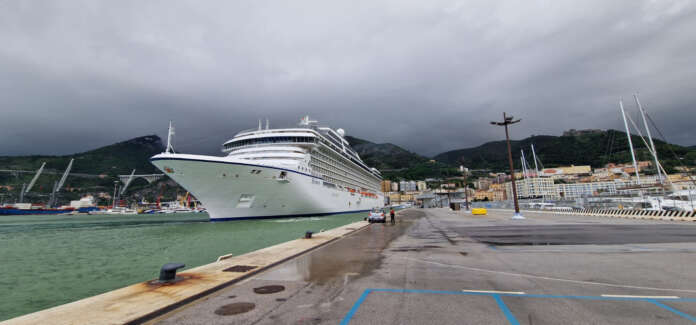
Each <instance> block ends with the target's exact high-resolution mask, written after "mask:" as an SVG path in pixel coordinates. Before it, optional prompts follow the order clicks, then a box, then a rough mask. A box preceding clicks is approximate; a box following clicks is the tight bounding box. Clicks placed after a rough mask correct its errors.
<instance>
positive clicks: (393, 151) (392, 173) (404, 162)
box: [346, 136, 460, 180]
mask: <svg viewBox="0 0 696 325" xmlns="http://www.w3.org/2000/svg"><path fill="white" fill-rule="evenodd" d="M346 140H348V143H350V145H351V147H352V148H353V149H354V150H355V151H356V152H357V153H358V155H360V158H361V159H362V160H363V161H364V162H365V163H366V164H367V165H368V166H370V167H375V168H377V169H379V170H380V171H381V172H382V176H383V177H384V178H385V179H390V180H399V179H406V180H413V179H425V178H429V177H433V178H442V177H448V176H459V175H460V173H459V172H458V171H457V170H456V169H455V168H452V167H451V166H450V165H448V164H445V163H441V162H431V161H430V159H429V158H426V157H424V156H421V155H418V154H416V153H413V152H410V151H408V150H406V149H403V148H401V147H399V146H397V145H394V144H391V143H373V142H370V141H367V140H364V139H359V138H355V137H351V136H346Z"/></svg>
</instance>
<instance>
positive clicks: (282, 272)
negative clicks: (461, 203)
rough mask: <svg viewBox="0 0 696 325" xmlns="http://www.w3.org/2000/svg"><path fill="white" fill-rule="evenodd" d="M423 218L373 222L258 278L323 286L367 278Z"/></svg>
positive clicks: (413, 213)
mask: <svg viewBox="0 0 696 325" xmlns="http://www.w3.org/2000/svg"><path fill="white" fill-rule="evenodd" d="M424 215H425V213H424V212H423V211H418V210H408V211H403V212H401V213H400V214H399V217H398V218H397V220H398V222H397V223H396V224H395V225H391V224H376V223H373V224H371V225H369V226H368V227H367V228H366V229H364V230H361V231H359V232H357V233H355V234H353V235H351V236H349V237H346V238H343V239H341V240H338V241H336V242H334V243H331V244H329V245H327V246H326V247H324V248H323V249H318V250H315V251H313V252H311V253H309V254H305V255H303V256H300V257H298V258H295V259H292V260H290V261H288V262H286V263H284V264H282V265H280V266H278V267H276V268H275V269H273V270H271V271H269V272H267V273H265V274H261V275H259V276H258V277H257V279H259V280H274V281H310V282H314V283H317V284H324V283H327V282H329V281H331V280H333V279H338V280H340V281H344V277H348V276H355V277H360V276H364V275H367V274H369V273H370V272H371V271H372V270H374V269H376V268H378V267H379V265H380V263H381V262H382V251H383V250H384V249H385V248H386V247H387V246H388V245H389V243H390V242H391V241H392V240H394V239H396V238H398V237H399V236H401V235H403V234H404V233H405V232H406V230H407V229H408V228H409V227H410V226H411V225H412V224H413V221H414V220H416V219H418V218H420V217H423V216H424ZM433 247H434V245H433Z"/></svg>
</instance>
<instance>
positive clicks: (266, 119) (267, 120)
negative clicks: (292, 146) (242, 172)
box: [266, 119, 268, 130]
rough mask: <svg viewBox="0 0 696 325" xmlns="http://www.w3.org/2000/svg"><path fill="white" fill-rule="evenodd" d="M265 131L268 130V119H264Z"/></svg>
mask: <svg viewBox="0 0 696 325" xmlns="http://www.w3.org/2000/svg"><path fill="white" fill-rule="evenodd" d="M266 130H268V119H266Z"/></svg>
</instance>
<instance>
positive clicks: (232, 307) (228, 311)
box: [215, 302, 256, 316]
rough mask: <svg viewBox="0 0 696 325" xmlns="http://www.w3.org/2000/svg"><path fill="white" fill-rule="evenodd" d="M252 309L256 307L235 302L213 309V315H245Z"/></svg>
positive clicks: (246, 303)
mask: <svg viewBox="0 0 696 325" xmlns="http://www.w3.org/2000/svg"><path fill="white" fill-rule="evenodd" d="M254 308H256V305H255V304H253V303H250V302H235V303H233V304H227V305H224V306H222V307H219V308H218V309H215V314H216V315H220V316H231V315H237V314H243V313H246V312H248V311H251V310H253V309H254Z"/></svg>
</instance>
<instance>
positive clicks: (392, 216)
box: [389, 208, 396, 225]
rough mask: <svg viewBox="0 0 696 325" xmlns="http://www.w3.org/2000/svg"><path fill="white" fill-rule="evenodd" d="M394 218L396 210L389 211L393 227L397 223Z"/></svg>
mask: <svg viewBox="0 0 696 325" xmlns="http://www.w3.org/2000/svg"><path fill="white" fill-rule="evenodd" d="M394 216H395V213H394V208H391V209H390V210H389V217H390V218H391V223H392V225H393V224H394V223H395V222H396V221H395V220H394Z"/></svg>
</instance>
